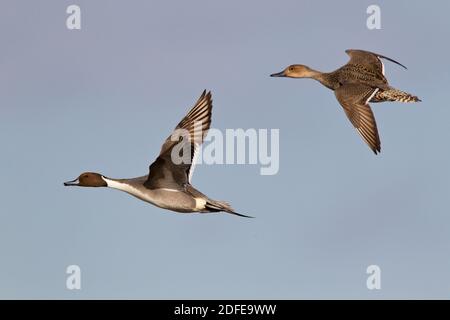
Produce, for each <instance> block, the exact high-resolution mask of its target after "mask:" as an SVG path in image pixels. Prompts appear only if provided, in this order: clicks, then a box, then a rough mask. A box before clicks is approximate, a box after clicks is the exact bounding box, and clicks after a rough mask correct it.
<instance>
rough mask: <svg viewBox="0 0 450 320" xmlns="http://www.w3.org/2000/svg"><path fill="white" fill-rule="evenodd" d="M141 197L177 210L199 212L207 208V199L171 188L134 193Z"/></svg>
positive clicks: (165, 207) (161, 206) (156, 204)
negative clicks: (194, 196) (197, 197)
mask: <svg viewBox="0 0 450 320" xmlns="http://www.w3.org/2000/svg"><path fill="white" fill-rule="evenodd" d="M133 195H134V196H136V197H138V198H139V199H141V200H143V201H146V202H149V203H151V204H154V205H155V206H157V207H160V208H163V209H168V210H172V211H177V212H198V211H202V210H203V209H204V208H205V204H206V201H205V200H203V199H196V198H193V197H192V196H191V195H189V194H186V193H184V192H180V191H174V190H170V189H155V190H151V192H146V193H145V194H133Z"/></svg>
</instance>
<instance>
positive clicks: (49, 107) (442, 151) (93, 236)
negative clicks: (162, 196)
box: [0, 0, 450, 299]
mask: <svg viewBox="0 0 450 320" xmlns="http://www.w3.org/2000/svg"><path fill="white" fill-rule="evenodd" d="M373 3H374V1H356V0H355V1H339V2H338V1H317V0H315V1H245V2H243V1H207V0H202V1H197V0H191V1H82V0H79V1H76V2H75V4H78V5H80V7H81V10H82V11H81V15H82V29H81V30H78V31H77V30H75V31H71V30H68V29H67V28H66V24H65V20H66V17H67V14H66V12H65V11H66V8H67V6H68V5H70V4H74V2H72V1H12V0H4V1H2V6H1V11H0V39H1V42H2V46H1V47H2V49H1V53H0V146H1V154H0V176H1V179H2V183H0V195H1V196H0V197H1V201H0V253H1V254H0V298H62V299H72V298H73V299H77V298H192V299H197V298H213V299H215V298H238V299H239V298H268V299H271V298H287V299H298V298H363V299H371V298H449V297H450V232H449V231H450V230H449V229H450V210H449V191H450V172H449V170H448V168H449V163H450V149H449V138H450V125H449V118H450V107H449V105H448V94H449V89H450V88H449V83H450V74H449V70H450V68H449V65H448V64H449V63H448V59H449V58H448V57H449V56H450V46H449V44H448V41H447V39H448V35H449V30H450V20H449V19H448V13H449V12H450V3H449V2H448V1H434V2H424V1H406V0H405V1H376V2H375V3H377V4H378V5H380V6H381V19H382V21H381V22H382V29H381V30H372V31H371V30H368V29H367V27H366V19H367V14H366V9H367V7H368V6H369V5H370V4H373ZM348 48H360V49H366V50H371V51H374V52H379V53H381V54H384V55H386V56H389V57H391V58H394V59H396V60H398V61H400V62H401V63H403V64H405V65H406V66H407V67H408V70H404V69H402V68H400V67H399V66H397V65H394V64H391V63H389V62H386V63H385V66H386V74H387V76H388V79H389V80H390V83H391V84H392V85H393V86H395V87H398V88H399V89H402V90H404V91H407V92H411V93H413V94H416V95H418V96H419V97H420V98H421V99H422V100H423V102H422V103H420V104H401V103H384V104H375V105H373V109H374V112H375V115H376V119H377V121H378V128H379V131H380V135H381V139H382V152H381V155H379V156H375V155H374V154H373V153H372V152H371V151H370V150H369V148H368V147H367V146H366V145H365V144H364V142H363V141H362V140H361V138H360V137H359V136H358V134H357V133H356V132H355V130H354V129H353V128H352V127H351V124H350V123H349V121H348V120H347V119H346V117H345V115H344V112H343V111H342V109H341V107H340V106H339V104H338V102H337V101H336V99H335V97H334V94H333V93H332V92H331V91H329V90H327V89H326V88H324V87H322V86H321V85H320V84H319V83H316V82H314V81H312V80H297V79H274V78H270V77H269V74H271V73H273V72H278V71H281V70H282V69H283V68H284V67H285V66H287V65H289V64H292V63H302V64H307V65H310V66H311V67H313V68H317V69H319V70H322V71H331V70H334V69H336V68H338V67H339V66H341V65H343V64H344V63H346V62H347V60H348V57H347V55H346V54H345V52H344V50H345V49H348ZM205 88H206V89H210V90H212V92H213V98H214V116H213V127H214V128H218V129H222V130H224V129H227V128H245V129H247V128H257V129H259V128H268V129H270V128H277V129H280V171H279V173H278V174H277V175H274V176H261V175H260V174H259V166H257V165H214V166H209V165H200V166H198V167H197V168H196V171H195V175H194V178H193V184H194V185H195V186H196V187H197V188H198V189H199V190H201V191H203V192H204V193H206V194H207V195H209V196H210V197H212V198H215V199H225V200H229V201H230V202H231V203H232V204H233V206H234V207H235V208H236V209H237V210H238V211H239V212H242V213H246V214H250V215H254V216H256V217H257V218H256V219H243V218H239V217H234V216H231V215H226V214H220V215H219V214H211V215H191V214H185V215H183V214H175V213H171V212H169V211H165V210H162V209H159V208H157V207H154V206H152V205H150V204H147V203H144V202H141V201H138V200H136V199H135V198H133V197H130V196H128V195H126V194H124V193H119V192H118V191H115V190H107V189H87V188H70V189H69V188H65V187H63V185H62V182H63V181H66V180H69V179H73V178H75V177H76V176H77V175H78V174H79V173H81V172H83V171H98V172H101V173H103V174H105V175H107V176H110V177H119V178H122V177H134V176H139V175H144V174H147V170H148V169H147V168H148V165H149V164H150V163H151V162H152V161H153V159H154V158H155V157H156V155H157V154H158V152H159V148H160V145H161V143H162V141H163V140H164V139H165V138H166V137H167V136H168V134H169V133H170V132H171V130H172V129H173V127H174V126H175V125H176V123H178V121H179V120H180V119H181V118H182V117H183V116H184V114H185V113H186V112H187V111H188V109H189V108H190V107H191V106H192V104H193V102H194V101H195V100H196V99H197V98H198V96H199V95H200V93H201V92H202V91H203V89H205ZM71 264H76V265H79V266H80V267H81V270H82V289H81V290H80V291H76V290H75V291H70V290H67V289H66V277H67V275H66V273H65V271H66V267H67V266H68V265H71ZM371 264H376V265H379V266H380V268H381V286H382V288H381V290H379V291H370V290H368V289H367V288H366V278H367V274H366V268H367V266H369V265H371Z"/></svg>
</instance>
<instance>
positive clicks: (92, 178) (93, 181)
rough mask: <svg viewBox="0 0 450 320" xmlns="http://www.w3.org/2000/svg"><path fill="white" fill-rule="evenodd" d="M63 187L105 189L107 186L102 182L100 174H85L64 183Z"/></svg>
mask: <svg viewBox="0 0 450 320" xmlns="http://www.w3.org/2000/svg"><path fill="white" fill-rule="evenodd" d="M64 185H65V186H78V187H107V186H108V184H107V183H106V181H105V180H103V176H102V175H101V174H98V173H95V172H85V173H82V174H80V176H79V177H78V178H76V179H75V180H72V181H67V182H64Z"/></svg>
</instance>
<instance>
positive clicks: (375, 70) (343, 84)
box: [270, 50, 421, 154]
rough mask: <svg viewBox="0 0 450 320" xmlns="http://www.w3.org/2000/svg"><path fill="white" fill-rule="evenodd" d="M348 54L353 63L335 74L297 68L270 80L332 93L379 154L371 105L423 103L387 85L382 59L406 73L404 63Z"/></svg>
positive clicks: (355, 52) (357, 52)
mask: <svg viewBox="0 0 450 320" xmlns="http://www.w3.org/2000/svg"><path fill="white" fill-rule="evenodd" d="M345 52H346V53H347V54H348V55H349V56H350V60H349V61H348V63H347V64H345V65H344V66H342V67H340V68H339V69H337V70H335V71H333V72H329V73H325V72H319V71H316V70H313V69H311V68H309V67H307V66H305V65H301V64H294V65H291V66H289V67H287V68H286V69H284V70H283V71H281V72H279V73H274V74H271V75H270V76H271V77H289V78H312V79H315V80H317V81H319V82H320V83H321V84H323V85H324V86H325V87H327V88H329V89H331V90H333V91H334V94H335V95H336V99H337V100H338V101H339V103H340V104H341V106H342V107H343V108H344V111H345V113H346V115H347V117H348V119H349V120H350V122H351V123H352V124H353V126H354V127H355V128H356V129H357V130H358V133H359V134H360V136H361V137H362V138H363V139H364V141H365V142H366V143H367V145H368V146H369V147H370V149H372V151H373V152H374V153H375V154H377V153H379V152H380V151H381V143H380V137H379V135H378V129H377V124H376V122H375V117H374V115H373V112H372V110H371V108H370V105H369V102H385V101H399V102H419V101H421V100H420V99H419V98H418V97H416V96H413V95H411V94H409V93H406V92H403V91H401V90H398V89H395V88H393V87H391V86H390V85H389V84H388V81H387V79H386V77H385V75H384V65H383V62H382V61H381V59H386V60H389V61H391V62H394V63H396V64H398V65H400V66H402V67H403V68H405V69H406V67H405V66H404V65H402V64H401V63H399V62H397V61H395V60H393V59H391V58H388V57H385V56H382V55H381V54H377V53H373V52H369V51H364V50H346V51H345ZM380 58H381V59H380Z"/></svg>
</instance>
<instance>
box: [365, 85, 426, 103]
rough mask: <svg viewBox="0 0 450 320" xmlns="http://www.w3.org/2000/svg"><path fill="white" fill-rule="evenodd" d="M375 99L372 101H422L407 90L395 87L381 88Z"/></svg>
mask: <svg viewBox="0 0 450 320" xmlns="http://www.w3.org/2000/svg"><path fill="white" fill-rule="evenodd" d="M373 100H374V101H372V102H384V101H398V102H420V101H422V100H420V99H419V98H418V97H416V96H413V95H412V94H409V93H407V92H404V91H401V90H398V89H395V88H389V89H387V90H379V91H378V92H377V93H376V94H375V96H374V98H373Z"/></svg>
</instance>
